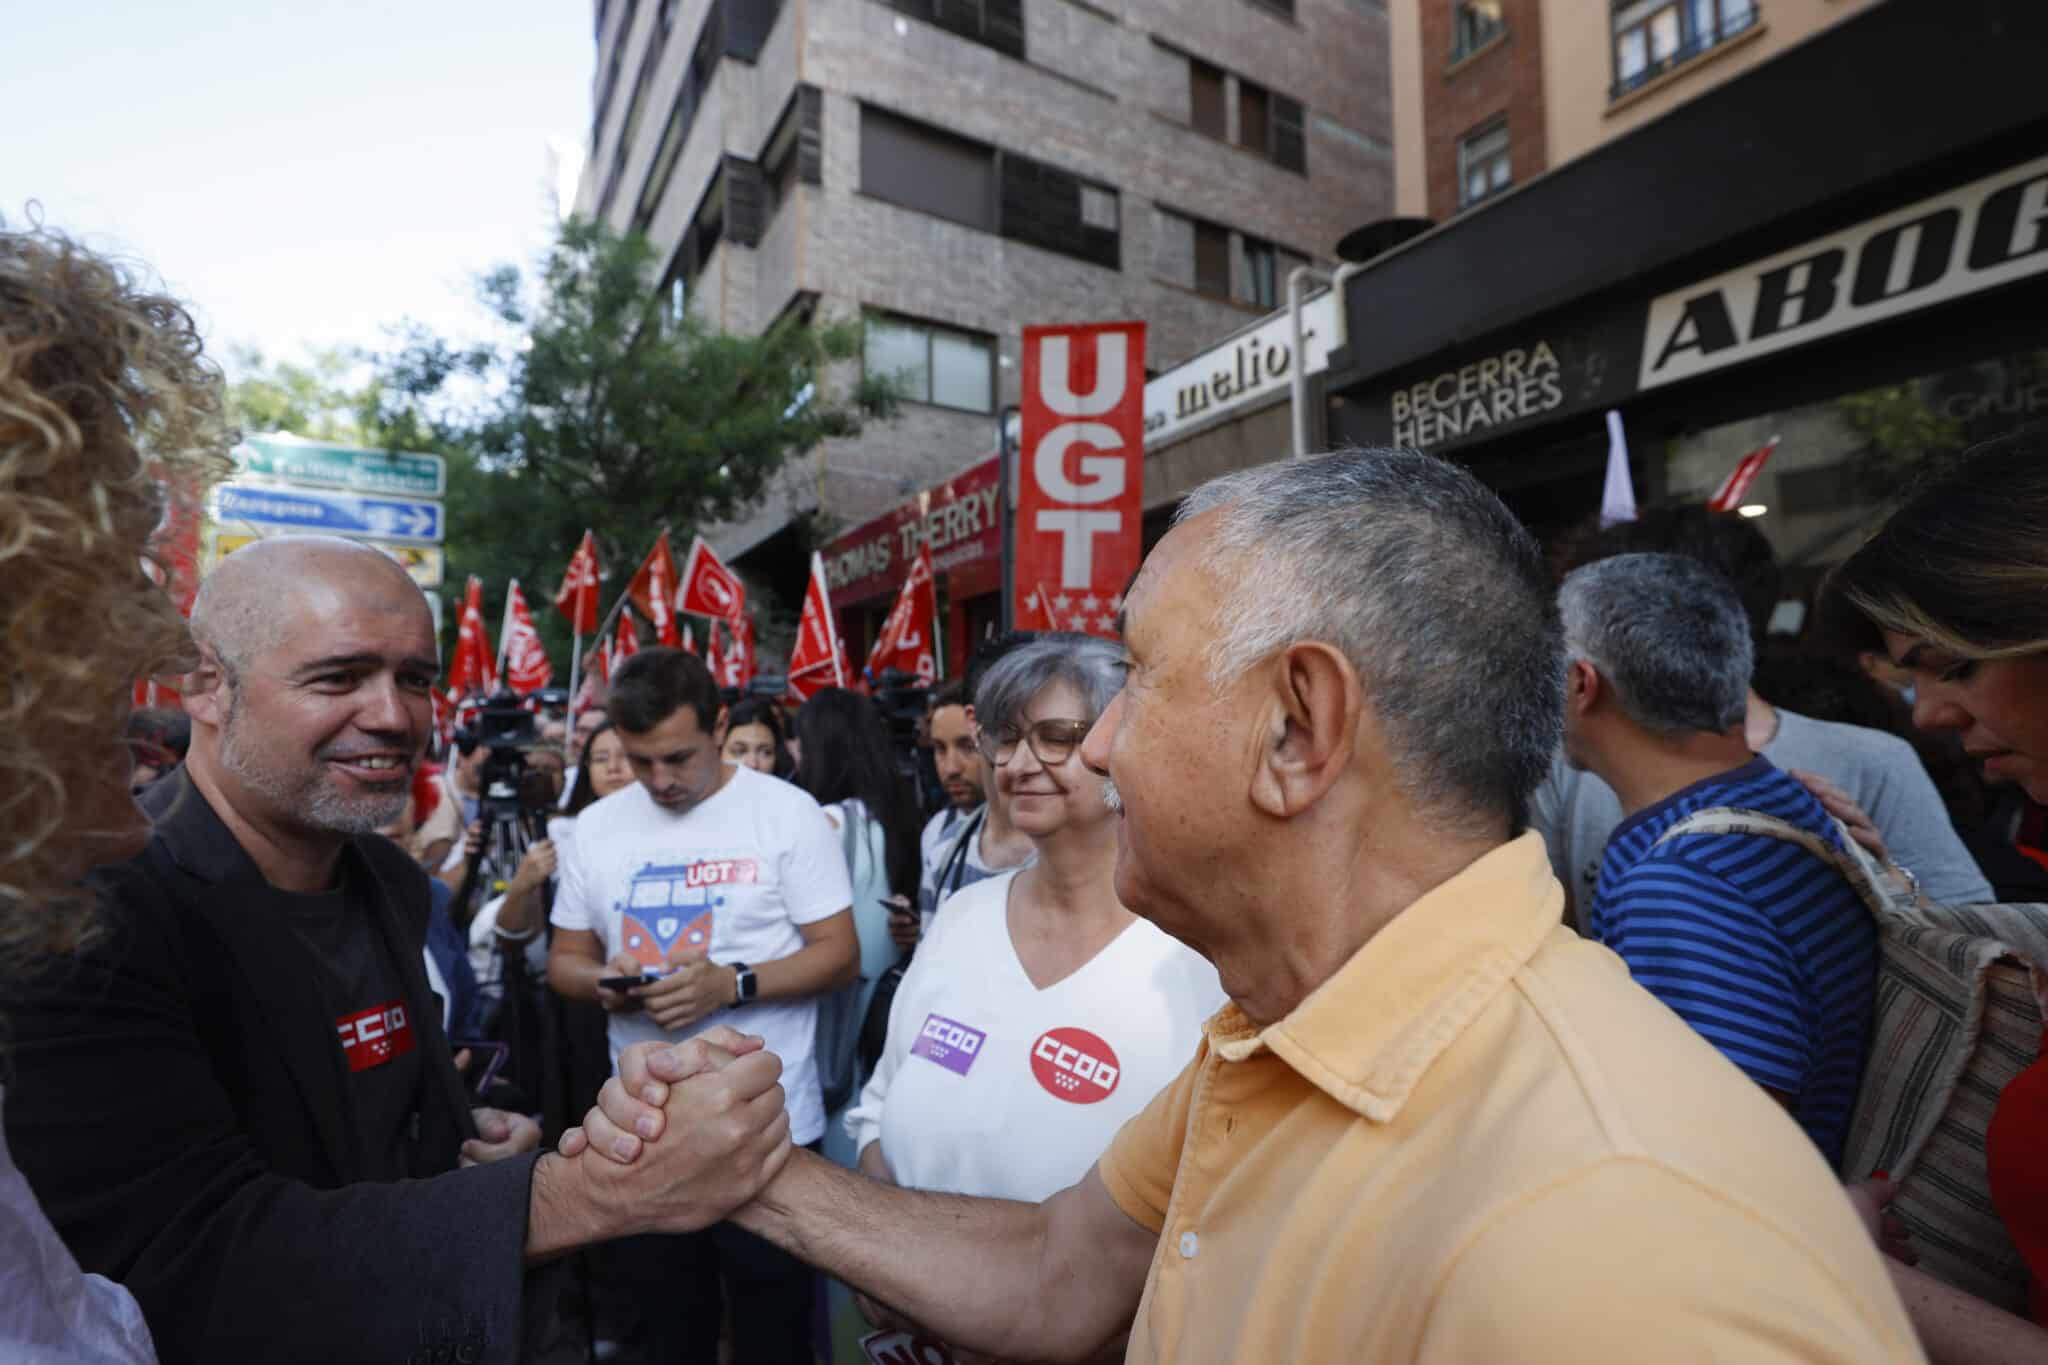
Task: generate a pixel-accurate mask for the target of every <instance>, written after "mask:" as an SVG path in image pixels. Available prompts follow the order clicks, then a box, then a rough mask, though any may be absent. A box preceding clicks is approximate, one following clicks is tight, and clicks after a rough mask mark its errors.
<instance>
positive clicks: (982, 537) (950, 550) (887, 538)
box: [824, 459, 1003, 606]
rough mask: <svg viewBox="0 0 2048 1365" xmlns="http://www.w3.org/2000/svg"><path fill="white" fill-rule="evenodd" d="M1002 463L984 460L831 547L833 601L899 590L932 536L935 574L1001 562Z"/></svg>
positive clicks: (827, 571) (844, 602) (828, 554)
mask: <svg viewBox="0 0 2048 1365" xmlns="http://www.w3.org/2000/svg"><path fill="white" fill-rule="evenodd" d="M997 466H998V462H997V461H996V460H994V459H988V460H984V461H982V462H981V463H980V464H978V465H974V466H972V467H971V468H969V469H966V470H963V471H961V472H960V473H958V474H956V475H954V476H953V477H952V478H950V479H948V480H946V482H944V483H942V484H939V485H937V486H935V487H933V488H929V489H926V490H925V491H924V492H923V493H920V494H918V496H917V497H915V498H913V499H911V500H910V501H909V502H906V503H904V504H903V505H902V506H900V507H897V508H896V509H895V510H893V511H890V512H887V513H884V514H883V515H882V516H879V517H877V518H875V519H874V520H873V521H870V522H868V523H866V524H865V525H862V526H858V527H856V528H854V529H853V530H851V531H848V532H847V533H846V534H845V535H843V536H840V537H839V538H838V539H837V540H834V541H833V542H832V543H831V544H829V545H827V546H826V547H825V549H824V556H825V579H826V582H827V583H828V584H830V585H831V589H832V600H833V601H834V602H835V603H837V604H839V605H841V606H844V605H847V604H849V603H853V602H863V601H866V600H867V599H868V598H870V597H880V596H882V595H883V594H885V593H890V592H894V591H895V590H896V585H897V583H898V582H899V581H900V580H901V579H902V577H903V575H904V573H905V572H907V571H908V570H907V568H906V567H905V566H907V565H908V564H909V563H910V561H911V559H912V558H913V557H915V555H916V554H917V547H918V545H919V544H920V543H922V542H923V541H925V540H927V539H929V540H930V541H931V547H932V572H934V573H939V574H943V573H950V572H951V571H953V570H955V569H958V568H961V567H962V566H964V565H968V564H979V563H981V562H983V561H984V560H986V561H987V562H989V563H991V564H993V563H998V562H1000V561H1001V559H1002V554H1003V528H1002V513H1001V511H1000V510H999V509H998V508H997V506H996V499H997V496H998V494H997V487H998V485H999V484H1000V483H1001V482H1002V479H1001V476H1000V474H999V473H998V468H997Z"/></svg>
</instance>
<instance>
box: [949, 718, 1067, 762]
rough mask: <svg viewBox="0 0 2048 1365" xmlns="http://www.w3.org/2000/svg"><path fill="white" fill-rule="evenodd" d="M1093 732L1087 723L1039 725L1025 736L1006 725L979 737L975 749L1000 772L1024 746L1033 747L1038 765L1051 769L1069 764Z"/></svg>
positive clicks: (1064, 721) (1028, 730) (1025, 733)
mask: <svg viewBox="0 0 2048 1365" xmlns="http://www.w3.org/2000/svg"><path fill="white" fill-rule="evenodd" d="M1093 728H1094V727H1093V726H1091V725H1090V724H1089V723H1088V722H1087V721H1085V720H1041V721H1035V722H1033V723H1032V725H1031V727H1030V728H1029V729H1027V730H1024V731H1021V732H1020V731H1018V730H1017V729H1016V728H1015V727H1014V726H1008V725H1005V726H1002V727H1000V728H998V729H994V730H983V731H980V732H979V733H977V734H976V735H975V737H974V747H975V748H977V749H979V750H981V756H982V757H983V758H985V759H987V760H988V761H989V762H991V763H993V764H995V765H996V766H997V767H999V768H1000V767H1001V766H1002V765H1003V764H1005V763H1008V762H1009V761H1010V758H1011V756H1012V755H1014V754H1015V753H1016V752H1017V745H1018V744H1019V743H1020V742H1021V743H1025V744H1029V745H1030V746H1031V752H1032V753H1034V754H1036V755H1038V761H1039V762H1040V763H1043V764H1045V765H1046V766H1047V767H1048V768H1051V767H1055V766H1057V765H1059V764H1061V763H1064V762H1066V761H1067V759H1068V758H1069V757H1071V756H1072V755H1073V752H1074V750H1076V749H1078V748H1080V747H1081V741H1082V740H1084V739H1086V738H1088V731H1089V730H1091V729H1093Z"/></svg>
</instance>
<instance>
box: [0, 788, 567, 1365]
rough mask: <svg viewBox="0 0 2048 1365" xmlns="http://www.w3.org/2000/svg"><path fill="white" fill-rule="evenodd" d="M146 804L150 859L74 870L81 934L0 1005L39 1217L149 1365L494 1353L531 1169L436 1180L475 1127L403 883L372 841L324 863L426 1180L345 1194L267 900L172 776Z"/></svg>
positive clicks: (279, 922) (334, 1101)
mask: <svg viewBox="0 0 2048 1365" xmlns="http://www.w3.org/2000/svg"><path fill="white" fill-rule="evenodd" d="M145 806H146V807H147V808H148V809H149V811H150V814H151V815H152V816H153V817H155V819H156V831H155V834H154V836H153V837H152V838H151V840H150V842H149V846H148V848H147V849H145V850H144V851H143V852H142V853H141V854H139V855H137V856H136V857H135V858H133V859H131V860H130V861H128V862H126V863H122V864H118V865H115V866H112V867H108V868H103V869H101V870H100V871H99V872H97V873H95V874H94V877H93V881H94V884H95V886H96V888H97V889H98V891H99V892H100V901H101V904H102V906H103V913H104V916H105V921H106V934H105V936H104V937H103V938H102V939H101V940H100V941H99V942H98V943H97V944H96V945H95V946H93V947H92V948H91V949H89V950H88V951H87V952H86V953H85V954H84V955H83V956H82V957H81V958H79V959H77V960H75V961H74V962H72V963H68V964H66V965H65V966H64V967H63V968H61V969H59V970H56V971H53V972H52V973H50V974H48V975H46V976H45V977H44V978H42V979H41V980H39V981H38V982H36V983H34V984H33V985H32V987H31V988H30V989H29V991H28V992H27V994H26V996H25V997H24V998H22V999H19V1000H16V1001H12V1002H9V1004H8V1006H7V1011H6V1012H7V1014H8V1015H9V1016H11V1018H10V1024H11V1031H12V1034H13V1038H12V1048H11V1052H12V1057H11V1064H12V1068H13V1072H14V1076H13V1083H12V1084H10V1085H9V1086H8V1094H7V1110H6V1121H7V1137H8V1142H9V1143H10V1144H11V1146H12V1147H13V1150H14V1155H15V1158H16V1160H17V1161H18V1163H19V1164H20V1166H21V1169H22V1171H23V1172H24V1173H25V1174H26V1175H27V1176H28V1180H29V1184H30V1186H31V1187H32V1188H33V1189H34V1190H35V1193H36V1197H37V1198H38V1199H39V1200H40V1201H41V1203H42V1206H43V1208H44V1210H45V1211H46V1212H47V1213H48V1214H49V1216H50V1220H51V1221H52V1222H53V1223H54V1224H55V1225H56V1227H57V1230H58V1231H59V1232H60V1233H62V1234H63V1237H64V1240H65V1241H66V1243H68V1244H69V1245H70V1247H71V1250H72V1252H73V1253H74V1254H75V1255H76V1256H77V1258H78V1260H79V1263H80V1264H81V1265H83V1266H84V1267H85V1269H87V1270H89V1271H97V1272H99V1273H100V1274H103V1275H106V1276H108V1277H109V1278H111V1279H114V1280H118V1281H120V1282H121V1283H122V1284H124V1285H126V1286H127V1287H128V1289H129V1290H130V1292H132V1293H133V1294H134V1295H135V1297H136V1299H137V1300H138V1301H139V1302H140V1303H141V1305H142V1311H143V1313H144V1315H145V1316H146V1317H147V1318H148V1320H149V1326H150V1330H151V1331H152V1332H153V1333H154V1334H155V1337H156V1345H157V1350H158V1352H159V1354H160V1355H161V1356H162V1357H163V1359H164V1361H165V1362H166V1365H175V1363H176V1362H182V1361H237V1362H239V1361H291V1362H315V1361H337V1362H339V1361H351V1362H354V1361H389V1362H411V1361H421V1362H426V1361H472V1362H504V1361H512V1360H514V1359H516V1358H517V1356H518V1353H519V1336H520V1308H521V1284H522V1278H523V1272H522V1267H523V1263H524V1249H525V1240H526V1215H527V1197H528V1189H529V1185H530V1183H531V1181H532V1176H533V1163H534V1158H532V1157H527V1158H524V1159H519V1160H509V1161H501V1162H497V1163H494V1164H492V1165H488V1166H477V1167H471V1168H469V1169H466V1170H457V1169H456V1168H455V1167H456V1158H457V1156H458V1153H459V1149H460V1147H461V1144H462V1142H463V1140H464V1139H465V1138H468V1137H472V1136H474V1135H475V1126H474V1124H473V1122H472V1120H471V1117H470V1114H469V1108H468V1102H467V1099H466V1097H465V1095H464V1092H463V1089H462V1082H461V1079H460V1078H459V1077H458V1076H457V1074H456V1071H455V1067H454V1064H453V1062H452V1060H451V1059H450V1057H449V1052H448V1041H447V1038H446V1037H445V1036H444V1034H443V1033H442V1030H441V1023H440V1019H441V1012H440V1010H439V1008H438V1007H437V1005H436V1002H435V999H434V997H433V996H432V994H431V993H430V992H429V990H428V987H427V982H426V973H425V971H424V969H423V968H422V966H421V961H420V947H421V944H422V943H423V942H424V940H425V937H426V922H427V913H428V909H429V906H430V904H431V902H430V900H429V898H428V892H427V885H426V878H425V874H423V873H422V872H421V871H420V869H419V868H418V867H417V866H416V865H415V864H414V863H413V862H412V860H411V859H409V858H408V857H407V856H406V855H405V854H404V853H403V852H401V851H400V850H399V849H398V848H397V846H396V845H394V844H392V843H391V842H390V841H389V840H386V839H382V838H379V837H376V836H369V837H365V838H358V839H353V840H351V841H350V843H349V846H348V848H347V850H346V851H345V852H344V854H343V856H344V857H345V858H347V859H349V860H350V861H351V862H352V864H353V867H352V869H351V871H352V873H355V874H361V875H362V881H363V883H364V884H367V885H370V886H373V887H374V888H375V895H374V897H373V898H374V900H375V902H376V904H375V910H374V919H375V930H376V932H377V933H379V934H381V935H383V937H384V939H385V941H386V943H387V944H388V945H389V946H390V949H391V956H392V958H393V960H395V961H396V962H397V964H398V968H399V974H400V978H401V981H402V984H403V988H404V999H405V1003H406V1006H407V1008H408V1009H409V1010H410V1011H411V1015H412V1018H413V1020H414V1026H415V1029H416V1030H417V1034H418V1040H419V1041H418V1047H419V1049H420V1051H421V1053H422V1054H423V1058H424V1062H425V1065H424V1066H423V1068H422V1083H421V1086H420V1089H421V1092H422V1093H421V1094H420V1095H419V1097H418V1100H417V1109H416V1111H415V1114H414V1116H413V1120H412V1122H413V1125H414V1127H415V1130H416V1132H417V1134H418V1136H417V1146H416V1148H415V1151H414V1169H415V1170H420V1171H433V1172H442V1174H436V1175H433V1176H431V1177H430V1178H427V1179H419V1180H404V1181H397V1182H392V1183H365V1172H366V1171H367V1167H366V1164H365V1161H364V1158H363V1155H362V1153H361V1152H360V1151H359V1150H358V1144H359V1141H360V1139H359V1137H358V1136H357V1132H356V1124H355V1121H354V1116H353V1114H352V1113H351V1111H350V1092H349V1087H348V1086H347V1084H346V1081H347V1075H346V1070H345V1068H346V1060H345V1057H344V1054H343V1052H342V1048H341V1044H340V1041H339V1040H338V1038H337V1037H336V1034H335V1028H334V1022H333V1020H332V1019H330V1018H328V1016H327V1011H326V1010H325V1008H324V1007H323V1005H322V1002H321V998H320V992H319V991H318V990H317V989H316V988H315V987H314V984H313V983H314V982H315V981H317V980H318V978H317V976H316V975H315V971H316V964H315V963H314V961H313V960H312V958H311V956H310V950H309V949H308V948H307V947H306V945H305V943H304V941H303V940H302V939H301V938H300V937H299V935H298V934H297V932H296V931H295V930H294V929H293V928H292V927H291V925H290V923H289V922H288V920H287V918H286V916H285V914H284V913H283V912H282V909H281V906H280V904H279V902H278V900H277V896H278V893H277V892H274V891H273V890H272V889H271V888H270V886H269V884H268V883H266V882H265V881H264V880H263V876H262V874H261V873H260V872H258V871H257V869H256V866H255V864H254V863H253V862H252V861H250V859H249V857H248V855H247V854H246V853H244V852H243V850H242V848H241V846H240V845H239V844H238V843H237V842H236V841H235V839H234V836H233V835H231V834H230V833H229V832H228V829H227V827H226V826H225V825H223V824H222V823H221V821H220V819H219V817H217V816H216V815H215V814H214V812H213V810H212V808H211V807H210V806H208V804H207V803H206V801H205V799H204V798H203V797H202V796H201V795H200V794H199V792H198V790H197V789H196V788H194V787H192V786H191V785H190V783H189V781H187V780H186V779H185V778H184V777H183V775H182V774H181V775H180V776H179V777H178V778H177V779H176V780H174V781H170V780H167V781H165V782H162V783H159V784H158V788H157V790H154V791H152V792H151V793H150V795H149V798H148V799H147V800H146V801H145Z"/></svg>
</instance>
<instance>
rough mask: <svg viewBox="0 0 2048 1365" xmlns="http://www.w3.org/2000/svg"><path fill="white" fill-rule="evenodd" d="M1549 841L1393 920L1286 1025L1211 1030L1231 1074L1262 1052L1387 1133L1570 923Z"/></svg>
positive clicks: (1479, 871)
mask: <svg viewBox="0 0 2048 1365" xmlns="http://www.w3.org/2000/svg"><path fill="white" fill-rule="evenodd" d="M1563 914H1564V889H1563V888H1562V887H1560V886H1559V885H1558V884H1557V878H1556V877H1555V876H1553V875H1552V873H1551V870H1550V859H1549V856H1548V855H1547V854H1546V853H1545V852H1544V847H1543V839H1542V837H1541V836H1540V835H1537V834H1535V833H1528V834H1524V835H1522V837H1521V838H1519V839H1515V840H1511V841H1510V842H1508V843H1505V844H1502V845H1501V846H1500V847H1498V848H1496V849H1493V850H1492V851H1491V852H1489V853H1487V854H1486V855H1485V856H1483V857H1481V858H1480V859H1479V860H1478V861H1477V862H1475V863H1473V864H1472V865H1471V866H1470V867H1468V868H1466V869H1465V870H1464V871H1463V872H1460V873H1459V874H1458V875H1457V876H1455V877H1453V878H1451V879H1450V880H1449V881H1447V882H1445V883H1443V885H1441V886H1438V887H1436V888H1435V889H1434V890H1432V891H1430V892H1428V893H1427V894H1425V895H1424V896H1423V897H1422V898H1421V899H1420V900H1417V901H1416V902H1415V903H1414V904H1413V905H1410V906H1409V907H1408V908H1407V909H1406V910H1403V911H1402V912H1401V913H1400V914H1399V915H1396V916H1395V917H1394V919H1393V920H1392V922H1390V923H1389V924H1388V925H1387V926H1386V927H1385V928H1383V929H1381V930H1380V931H1379V933H1377V934H1375V935H1373V937H1372V938H1371V939H1369V940H1368V941H1367V942H1366V944H1365V946H1364V947H1362V948H1360V949H1359V950H1358V951H1357V952H1355V953H1353V954H1352V955H1351V959H1350V961H1348V962H1346V963H1345V964H1344V965H1343V966H1342V967H1340V968H1338V969H1337V973H1336V975H1334V976H1332V977H1331V978H1330V979H1329V980H1328V981H1325V982H1324V983H1323V984H1322V985H1320V986H1318V987H1316V989H1315V990H1314V991H1312V992H1311V993H1310V994H1309V997H1308V998H1307V999H1306V1000H1304V1001H1302V1002H1301V1003H1300V1004H1299V1005H1297V1006H1295V1008H1294V1011H1293V1012H1292V1013H1291V1014H1289V1015H1288V1016H1287V1017H1286V1018H1285V1019H1282V1020H1280V1021H1279V1022H1278V1023H1276V1024H1273V1025H1270V1026H1269V1027H1267V1028H1265V1029H1257V1028H1255V1027H1254V1026H1253V1025H1252V1024H1251V1022H1250V1021H1249V1020H1247V1019H1246V1018H1245V1016H1244V1015H1243V1014H1242V1013H1241V1012H1239V1010H1238V1008H1237V1006H1235V1005H1229V1006H1226V1007H1225V1008H1224V1009H1223V1010H1222V1012H1220V1013H1219V1014H1217V1015H1216V1016H1215V1017H1214V1018H1213V1019H1211V1020H1210V1021H1209V1024H1208V1033H1209V1043H1210V1046H1211V1047H1212V1048H1213V1049H1214V1050H1215V1052H1216V1054H1217V1055H1218V1056H1219V1057H1221V1058H1223V1060H1225V1061H1227V1062H1237V1061H1243V1060H1244V1059H1245V1058H1247V1057H1250V1056H1252V1055H1253V1054H1255V1053H1257V1052H1259V1051H1260V1050H1262V1049H1264V1050H1267V1051H1270V1052H1272V1053H1273V1055H1275V1056H1276V1057H1278V1058H1280V1059H1281V1060H1282V1061H1284V1062H1286V1063H1287V1064H1288V1065H1289V1066H1291V1067H1293V1068H1294V1069H1295V1070H1296V1071H1297V1072H1299V1073H1300V1074H1301V1075H1302V1077H1303V1078H1304V1079H1305V1080H1307V1081H1308V1082H1309V1083H1310V1084H1312V1085H1314V1086H1315V1087H1316V1088H1317V1089H1318V1090H1321V1091H1322V1092H1323V1093H1325V1094H1327V1095H1328V1096H1329V1097H1330V1098H1331V1099H1333V1100H1336V1101H1337V1102H1338V1103H1339V1104H1342V1105H1343V1106H1344V1107H1345V1108H1347V1109H1350V1110H1351V1111H1353V1112H1354V1113H1356V1114H1358V1115H1359V1116H1360V1117H1362V1118H1366V1119H1370V1120H1371V1121H1373V1122H1374V1123H1386V1122H1388V1121H1390V1120H1391V1119H1392V1118H1393V1117H1394V1116H1395V1115H1396V1114H1398V1113H1399V1112H1400V1111H1401V1106H1402V1104H1403V1103H1404V1102H1406V1100H1407V1098H1408V1096H1409V1094H1410V1093H1411V1092H1412V1091H1413V1090H1414V1089H1415V1086H1416V1083H1417V1082H1418V1081H1420V1080H1421V1079H1422V1076H1423V1073H1425V1072H1426V1071H1428V1070H1429V1068H1430V1065H1431V1064H1432V1063H1433V1062H1435V1061H1436V1059H1437V1057H1439V1056H1440V1055H1441V1054H1442V1053H1443V1051H1444V1049H1445V1048H1447V1047H1449V1046H1450V1045H1451V1044H1452V1043H1453V1042H1454V1041H1456V1039H1457V1038H1458V1035H1459V1034H1461V1033H1463V1032H1464V1031H1465V1029H1466V1027H1467V1026H1469V1025H1470V1024H1471V1022H1472V1021H1473V1019H1475V1018H1477V1017H1478V1015H1479V1012H1480V1011H1481V1010H1483V1009H1485V1008H1486V1006H1487V1004H1488V1003H1489V1002H1490V1001H1492V999H1493V998H1494V996H1496V995H1498V994H1499V993H1500V991H1501V988H1502V987H1504V986H1506V985H1507V983H1508V981H1509V979H1510V978H1512V977H1513V976H1514V974H1515V973H1516V972H1517V971H1519V970H1521V968H1522V965H1523V964H1524V963H1526V962H1527V961H1528V960H1529V959H1530V958H1531V957H1532V956H1534V955H1535V952H1536V949H1537V947H1538V946H1539V945H1540V944H1541V943H1542V942H1543V940H1544V938H1545V937H1547V936H1548V935H1549V933H1550V931H1551V930H1553V929H1555V928H1556V927H1557V926H1558V924H1559V923H1560V922H1561V921H1562V918H1563Z"/></svg>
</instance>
